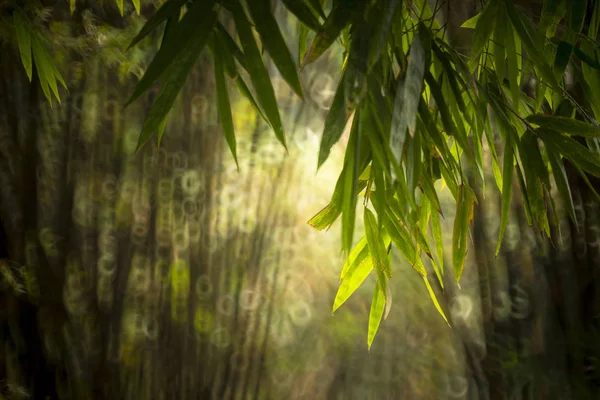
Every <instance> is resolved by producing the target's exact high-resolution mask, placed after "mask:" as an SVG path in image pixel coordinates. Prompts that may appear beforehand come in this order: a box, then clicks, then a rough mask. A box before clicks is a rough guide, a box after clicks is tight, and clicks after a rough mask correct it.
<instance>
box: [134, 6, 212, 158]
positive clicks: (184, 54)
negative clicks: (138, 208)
mask: <svg viewBox="0 0 600 400" xmlns="http://www.w3.org/2000/svg"><path fill="white" fill-rule="evenodd" d="M194 4H204V5H205V6H206V7H207V8H208V9H209V10H205V11H206V12H205V13H203V14H200V17H199V19H198V20H196V23H195V24H194V26H195V30H194V31H193V32H192V34H191V35H192V37H193V40H192V41H191V42H190V43H189V44H188V46H186V47H185V48H184V49H183V50H182V51H181V52H180V53H179V54H178V55H177V57H176V58H175V59H174V60H172V62H171V63H170V65H169V67H168V68H167V69H166V70H165V74H164V80H163V85H162V87H161V89H160V91H159V93H158V96H157V97H156V100H155V101H154V104H152V107H151V108H150V112H149V113H148V118H147V119H146V122H145V123H144V127H143V128H142V133H141V134H140V138H139V141H138V146H137V150H139V149H140V148H141V146H143V145H144V144H145V143H146V142H147V141H148V140H149V139H150V138H151V137H152V136H153V135H154V134H155V133H156V132H157V130H158V129H159V127H160V125H161V124H162V123H163V121H164V119H165V117H166V116H167V114H168V113H169V111H170V110H171V108H172V107H173V104H174V103H175V99H176V98H177V95H178V94H179V92H180V91H181V88H182V87H183V84H184V83H185V80H186V78H187V76H188V74H189V73H190V71H191V70H192V68H193V66H194V64H195V63H196V60H197V59H198V57H199V56H200V53H202V50H204V46H205V45H206V42H207V41H208V38H209V34H210V32H211V31H212V28H213V27H214V25H215V23H216V20H217V14H216V12H214V11H212V6H210V4H209V3H204V2H198V3H194ZM190 13H191V10H189V11H188V13H187V14H186V16H188V15H190ZM173 36H174V35H173ZM137 150H136V151H137Z"/></svg>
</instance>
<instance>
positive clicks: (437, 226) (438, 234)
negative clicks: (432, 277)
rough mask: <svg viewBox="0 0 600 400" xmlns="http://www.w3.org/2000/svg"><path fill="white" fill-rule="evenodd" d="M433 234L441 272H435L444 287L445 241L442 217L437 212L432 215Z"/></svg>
mask: <svg viewBox="0 0 600 400" xmlns="http://www.w3.org/2000/svg"><path fill="white" fill-rule="evenodd" d="M431 233H432V234H433V241H434V242H435V252H436V255H437V259H438V261H437V263H438V265H439V270H438V269H436V270H435V272H436V274H437V275H438V279H439V281H440V284H441V285H442V287H444V280H443V276H444V239H443V236H442V224H441V223H440V215H439V213H438V212H437V211H435V210H434V211H433V212H432V213H431Z"/></svg>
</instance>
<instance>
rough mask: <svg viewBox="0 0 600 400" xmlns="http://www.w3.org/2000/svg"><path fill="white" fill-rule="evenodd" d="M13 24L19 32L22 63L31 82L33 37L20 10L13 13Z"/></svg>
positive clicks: (18, 39)
mask: <svg viewBox="0 0 600 400" xmlns="http://www.w3.org/2000/svg"><path fill="white" fill-rule="evenodd" d="M13 24H14V26H15V30H16V31H17V43H18V45H19V54H20V55H21V62H22V63H23V67H25V72H26V73H27V78H28V79H29V82H31V76H32V73H33V62H32V60H31V36H30V33H29V29H30V28H29V24H28V22H27V20H26V18H25V17H24V15H23V13H22V12H21V11H20V10H15V11H14V12H13Z"/></svg>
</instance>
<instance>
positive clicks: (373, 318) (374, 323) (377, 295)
mask: <svg viewBox="0 0 600 400" xmlns="http://www.w3.org/2000/svg"><path fill="white" fill-rule="evenodd" d="M384 310H385V292H382V291H381V290H380V289H379V287H378V286H376V287H375V290H374V292H373V300H372V302H371V311H370V313H369V332H368V334H367V343H368V346H369V351H370V350H371V345H372V344H373V340H374V339H375V334H376V333H377V331H378V330H379V325H380V324H381V317H382V316H383V312H384Z"/></svg>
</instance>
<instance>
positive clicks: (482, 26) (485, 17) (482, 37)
mask: <svg viewBox="0 0 600 400" xmlns="http://www.w3.org/2000/svg"><path fill="white" fill-rule="evenodd" d="M497 6H498V2H497V1H494V0H492V1H490V2H489V3H487V5H486V6H485V8H484V9H483V11H482V12H481V14H480V17H479V18H478V19H477V21H476V25H475V32H474V33H473V45H472V48H471V59H475V58H477V57H479V55H480V54H481V52H482V51H483V47H484V46H485V45H486V44H487V42H488V40H489V38H490V36H491V35H492V31H493V29H494V18H495V16H496V9H497Z"/></svg>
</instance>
